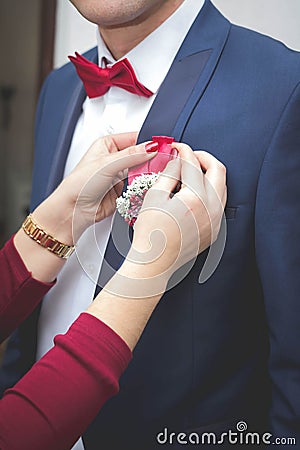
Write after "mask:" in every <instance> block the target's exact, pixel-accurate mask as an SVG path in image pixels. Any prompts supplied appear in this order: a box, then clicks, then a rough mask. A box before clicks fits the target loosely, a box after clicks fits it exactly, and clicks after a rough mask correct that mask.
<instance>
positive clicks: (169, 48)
mask: <svg viewBox="0 0 300 450" xmlns="http://www.w3.org/2000/svg"><path fill="white" fill-rule="evenodd" d="M203 4H204V0H200V1H199V0H185V1H184V2H183V3H182V5H181V6H180V7H179V8H178V9H177V10H176V11H175V12H174V13H173V14H172V15H171V16H170V17H169V18H168V19H167V20H166V21H165V22H163V23H162V24H161V25H160V26H159V27H158V28H156V29H155V30H154V31H153V32H152V33H151V34H149V36H147V37H146V38H145V39H144V40H143V41H142V42H140V43H139V44H138V45H137V46H136V47H134V48H133V49H132V50H130V52H128V53H127V54H126V55H124V57H123V58H127V59H128V60H129V61H130V63H131V65H132V66H133V68H134V70H135V73H136V76H137V78H138V80H139V81H140V82H141V83H142V84H143V85H144V86H145V87H146V88H147V89H150V91H151V92H153V93H156V92H157V91H158V89H159V87H160V85H161V83H162V82H163V80H164V78H165V76H166V75H167V73H168V71H169V69H170V67H171V64H172V62H173V60H174V58H175V56H176V53H177V52H178V50H179V48H180V46H181V44H182V42H183V40H184V38H185V36H186V35H187V33H188V31H189V29H190V27H191V26H192V24H193V22H194V20H195V19H196V17H197V15H198V14H199V12H200V10H201V8H202V7H203ZM97 40H98V63H99V65H100V66H103V58H105V59H106V60H107V61H109V62H110V63H112V64H113V63H115V62H116V60H115V59H114V58H113V56H112V55H111V53H110V51H109V50H108V48H107V47H106V45H105V43H104V42H103V39H102V38H101V35H100V33H99V31H97ZM123 58H121V59H123Z"/></svg>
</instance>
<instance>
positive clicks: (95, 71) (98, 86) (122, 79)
mask: <svg viewBox="0 0 300 450" xmlns="http://www.w3.org/2000/svg"><path fill="white" fill-rule="evenodd" d="M75 55H76V57H74V56H69V59H70V61H72V63H73V64H74V66H75V69H76V71H77V73H78V75H79V77H80V78H81V80H82V82H83V84H84V87H85V90H86V93H87V95H88V96H89V97H90V98H95V97H100V96H101V95H104V94H105V93H106V92H107V91H108V90H109V88H110V87H111V86H118V87H120V88H122V89H125V90H126V91H128V92H131V93H133V94H137V95H141V96H142V97H151V95H153V92H151V91H149V89H147V88H146V87H145V86H143V85H142V84H141V83H140V82H139V81H138V79H137V77H136V75H135V73H134V70H133V67H132V65H131V64H130V62H129V61H128V59H127V58H125V59H122V60H121V61H118V62H116V63H115V64H114V65H113V66H112V67H106V68H105V69H102V68H101V67H99V66H97V64H94V63H92V62H91V61H89V60H88V59H86V58H84V57H83V56H81V55H79V54H78V53H77V52H76V53H75Z"/></svg>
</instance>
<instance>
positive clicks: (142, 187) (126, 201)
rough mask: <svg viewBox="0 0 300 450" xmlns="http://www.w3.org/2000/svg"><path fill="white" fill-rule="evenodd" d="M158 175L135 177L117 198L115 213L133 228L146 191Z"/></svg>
mask: <svg viewBox="0 0 300 450" xmlns="http://www.w3.org/2000/svg"><path fill="white" fill-rule="evenodd" d="M158 177H159V173H150V174H142V175H140V176H138V177H136V178H135V179H134V180H133V181H132V183H131V184H130V185H129V186H128V187H127V190H126V191H125V192H123V194H122V195H121V196H120V197H118V198H117V200H116V204H117V211H118V212H119V214H120V215H121V216H122V217H124V219H125V221H126V222H127V223H128V224H129V225H130V226H133V225H134V222H135V221H136V219H137V216H138V215H139V212H140V209H141V207H142V204H143V201H144V198H145V195H146V193H147V191H148V190H149V189H150V188H151V187H152V186H153V185H154V183H155V182H156V180H157V179H158Z"/></svg>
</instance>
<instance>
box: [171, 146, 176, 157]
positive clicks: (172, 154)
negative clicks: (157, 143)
mask: <svg viewBox="0 0 300 450" xmlns="http://www.w3.org/2000/svg"><path fill="white" fill-rule="evenodd" d="M177 156H178V150H177V148H175V147H173V148H172V151H171V159H176V158H177Z"/></svg>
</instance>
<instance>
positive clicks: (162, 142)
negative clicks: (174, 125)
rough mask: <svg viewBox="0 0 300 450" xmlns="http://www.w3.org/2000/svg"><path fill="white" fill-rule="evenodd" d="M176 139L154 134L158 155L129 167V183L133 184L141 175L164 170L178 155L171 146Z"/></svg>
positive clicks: (153, 140) (153, 138) (153, 139)
mask: <svg viewBox="0 0 300 450" xmlns="http://www.w3.org/2000/svg"><path fill="white" fill-rule="evenodd" d="M174 140H175V139H174V138H173V137H169V136H152V142H156V143H158V148H157V149H156V151H157V155H156V156H154V158H152V159H151V160H150V161H147V162H146V163H144V164H141V165H139V166H136V167H133V168H132V169H129V170H128V184H131V183H132V181H133V180H134V179H135V178H136V177H139V176H140V175H143V174H151V173H159V172H162V171H163V170H164V169H165V167H166V165H167V164H168V162H169V161H170V160H171V159H173V158H174V157H176V156H177V155H178V152H177V150H176V148H172V146H171V144H172V142H174Z"/></svg>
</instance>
